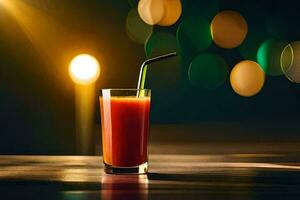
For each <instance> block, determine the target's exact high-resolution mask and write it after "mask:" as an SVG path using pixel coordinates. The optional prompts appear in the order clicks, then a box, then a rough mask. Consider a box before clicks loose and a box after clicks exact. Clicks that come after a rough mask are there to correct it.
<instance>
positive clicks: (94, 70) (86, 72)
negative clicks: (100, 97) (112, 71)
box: [69, 54, 100, 85]
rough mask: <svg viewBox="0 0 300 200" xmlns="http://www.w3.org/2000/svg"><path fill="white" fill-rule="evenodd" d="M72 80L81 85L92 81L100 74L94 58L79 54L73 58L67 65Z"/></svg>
mask: <svg viewBox="0 0 300 200" xmlns="http://www.w3.org/2000/svg"><path fill="white" fill-rule="evenodd" d="M69 74H70V76H71V78H72V80H73V81H74V82H75V83H77V84H81V85H87V84H91V83H94V82H95V81H96V80H97V78H98V77H99V74H100V66H99V63H98V61H97V60H96V58H94V57H93V56H90V55H88V54H81V55H78V56H76V57H75V58H73V60H72V61H71V63H70V66H69Z"/></svg>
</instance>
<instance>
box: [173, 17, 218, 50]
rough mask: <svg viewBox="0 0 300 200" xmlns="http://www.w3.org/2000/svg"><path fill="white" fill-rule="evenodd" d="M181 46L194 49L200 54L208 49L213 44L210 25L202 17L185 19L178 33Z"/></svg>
mask: <svg viewBox="0 0 300 200" xmlns="http://www.w3.org/2000/svg"><path fill="white" fill-rule="evenodd" d="M176 37H177V39H178V41H179V43H180V45H181V46H190V47H193V48H194V49H195V50H196V51H198V52H200V51H203V50H205V49H207V48H208V47H209V46H210V45H211V43H212V38H211V35H210V29H209V23H208V21H207V20H205V19H203V18H201V17H189V18H186V19H184V20H183V21H182V22H181V23H180V25H179V27H178V29H177V33H176Z"/></svg>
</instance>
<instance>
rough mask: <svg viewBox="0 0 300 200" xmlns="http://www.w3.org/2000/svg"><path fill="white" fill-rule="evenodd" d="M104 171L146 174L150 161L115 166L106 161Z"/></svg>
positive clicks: (109, 172)
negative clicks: (126, 165)
mask: <svg viewBox="0 0 300 200" xmlns="http://www.w3.org/2000/svg"><path fill="white" fill-rule="evenodd" d="M104 171H105V173H107V174H146V173H147V172H148V162H145V163H143V164H141V165H138V166H134V167H115V166H111V165H108V164H106V163H104Z"/></svg>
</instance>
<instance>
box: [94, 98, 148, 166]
mask: <svg viewBox="0 0 300 200" xmlns="http://www.w3.org/2000/svg"><path fill="white" fill-rule="evenodd" d="M99 100H100V108H101V119H102V122H101V123H102V143H103V159H104V163H105V164H108V165H111V166H117V167H132V166H138V165H141V164H143V163H145V162H147V159H148V152H147V144H148V135H149V112H150V97H136V96H110V97H100V99H99Z"/></svg>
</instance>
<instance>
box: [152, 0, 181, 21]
mask: <svg viewBox="0 0 300 200" xmlns="http://www.w3.org/2000/svg"><path fill="white" fill-rule="evenodd" d="M163 2H164V11H165V14H164V17H163V18H162V20H161V21H159V23H158V25H161V26H171V25H173V24H175V23H176V22H177V20H178V19H179V18H180V16H181V12H182V5H181V1H180V0H163Z"/></svg>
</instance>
